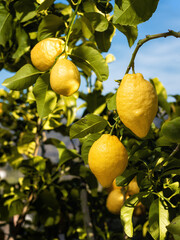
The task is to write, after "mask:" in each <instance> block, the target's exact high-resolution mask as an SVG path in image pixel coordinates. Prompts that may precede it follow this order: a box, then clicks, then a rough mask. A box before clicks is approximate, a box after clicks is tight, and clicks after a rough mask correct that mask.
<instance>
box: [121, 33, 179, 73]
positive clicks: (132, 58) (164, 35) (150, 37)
mask: <svg viewBox="0 0 180 240" xmlns="http://www.w3.org/2000/svg"><path fill="white" fill-rule="evenodd" d="M169 36H173V37H176V38H180V32H175V31H173V30H168V32H165V33H159V34H154V35H147V36H146V38H144V39H141V40H139V41H138V43H137V46H136V48H135V50H134V52H133V54H132V57H131V60H130V63H129V65H128V67H127V70H126V72H125V74H127V73H128V72H129V70H130V69H131V67H132V70H133V73H134V60H135V57H136V54H137V52H138V50H139V48H140V47H142V45H143V44H144V43H146V42H148V41H150V40H152V39H156V38H162V37H164V38H166V37H169Z"/></svg>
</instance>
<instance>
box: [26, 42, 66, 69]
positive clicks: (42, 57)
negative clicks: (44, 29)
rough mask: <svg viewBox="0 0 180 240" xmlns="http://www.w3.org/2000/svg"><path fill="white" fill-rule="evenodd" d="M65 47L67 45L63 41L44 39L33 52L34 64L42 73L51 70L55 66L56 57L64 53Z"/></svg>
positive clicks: (32, 59)
mask: <svg viewBox="0 0 180 240" xmlns="http://www.w3.org/2000/svg"><path fill="white" fill-rule="evenodd" d="M64 46H65V43H64V41H63V40H62V39H58V38H46V39H43V40H42V41H40V42H38V43H37V44H36V45H35V46H34V47H33V49H32V50H31V61H32V64H33V65H34V66H35V67H36V68H37V69H38V70H40V71H43V72H44V71H47V70H49V69H50V68H51V67H52V66H53V64H54V62H55V60H56V57H58V56H59V55H60V54H61V53H62V52H63V51H64ZM61 57H62V56H61ZM63 58H64V56H63Z"/></svg>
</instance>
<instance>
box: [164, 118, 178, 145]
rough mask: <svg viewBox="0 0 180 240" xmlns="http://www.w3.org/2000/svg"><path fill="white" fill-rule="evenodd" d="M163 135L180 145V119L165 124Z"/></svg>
mask: <svg viewBox="0 0 180 240" xmlns="http://www.w3.org/2000/svg"><path fill="white" fill-rule="evenodd" d="M161 133H162V135H163V136H165V137H166V138H168V139H169V140H170V141H172V142H174V143H180V117H177V118H174V119H173V120H171V121H168V122H165V123H164V124H163V126H162V129H161Z"/></svg>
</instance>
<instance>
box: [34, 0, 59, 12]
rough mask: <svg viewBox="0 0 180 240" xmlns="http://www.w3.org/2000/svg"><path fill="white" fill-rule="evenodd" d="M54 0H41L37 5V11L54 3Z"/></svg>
mask: <svg viewBox="0 0 180 240" xmlns="http://www.w3.org/2000/svg"><path fill="white" fill-rule="evenodd" d="M54 1H55V0H45V1H43V3H41V5H40V6H39V7H38V9H37V11H38V12H40V11H42V10H46V9H48V8H49V7H50V6H51V5H52V4H53V3H54Z"/></svg>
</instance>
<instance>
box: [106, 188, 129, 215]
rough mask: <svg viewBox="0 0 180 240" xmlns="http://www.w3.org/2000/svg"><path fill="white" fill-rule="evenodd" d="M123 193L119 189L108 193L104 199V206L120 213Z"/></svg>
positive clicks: (112, 211) (114, 212) (115, 212)
mask: <svg viewBox="0 0 180 240" xmlns="http://www.w3.org/2000/svg"><path fill="white" fill-rule="evenodd" d="M124 200H125V199H124V194H123V193H122V192H121V190H119V189H115V190H113V191H111V192H110V193H109V194H108V197H107V199H106V207H107V209H108V210H109V212H111V213H113V214H120V210H121V208H122V206H123V204H124Z"/></svg>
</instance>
